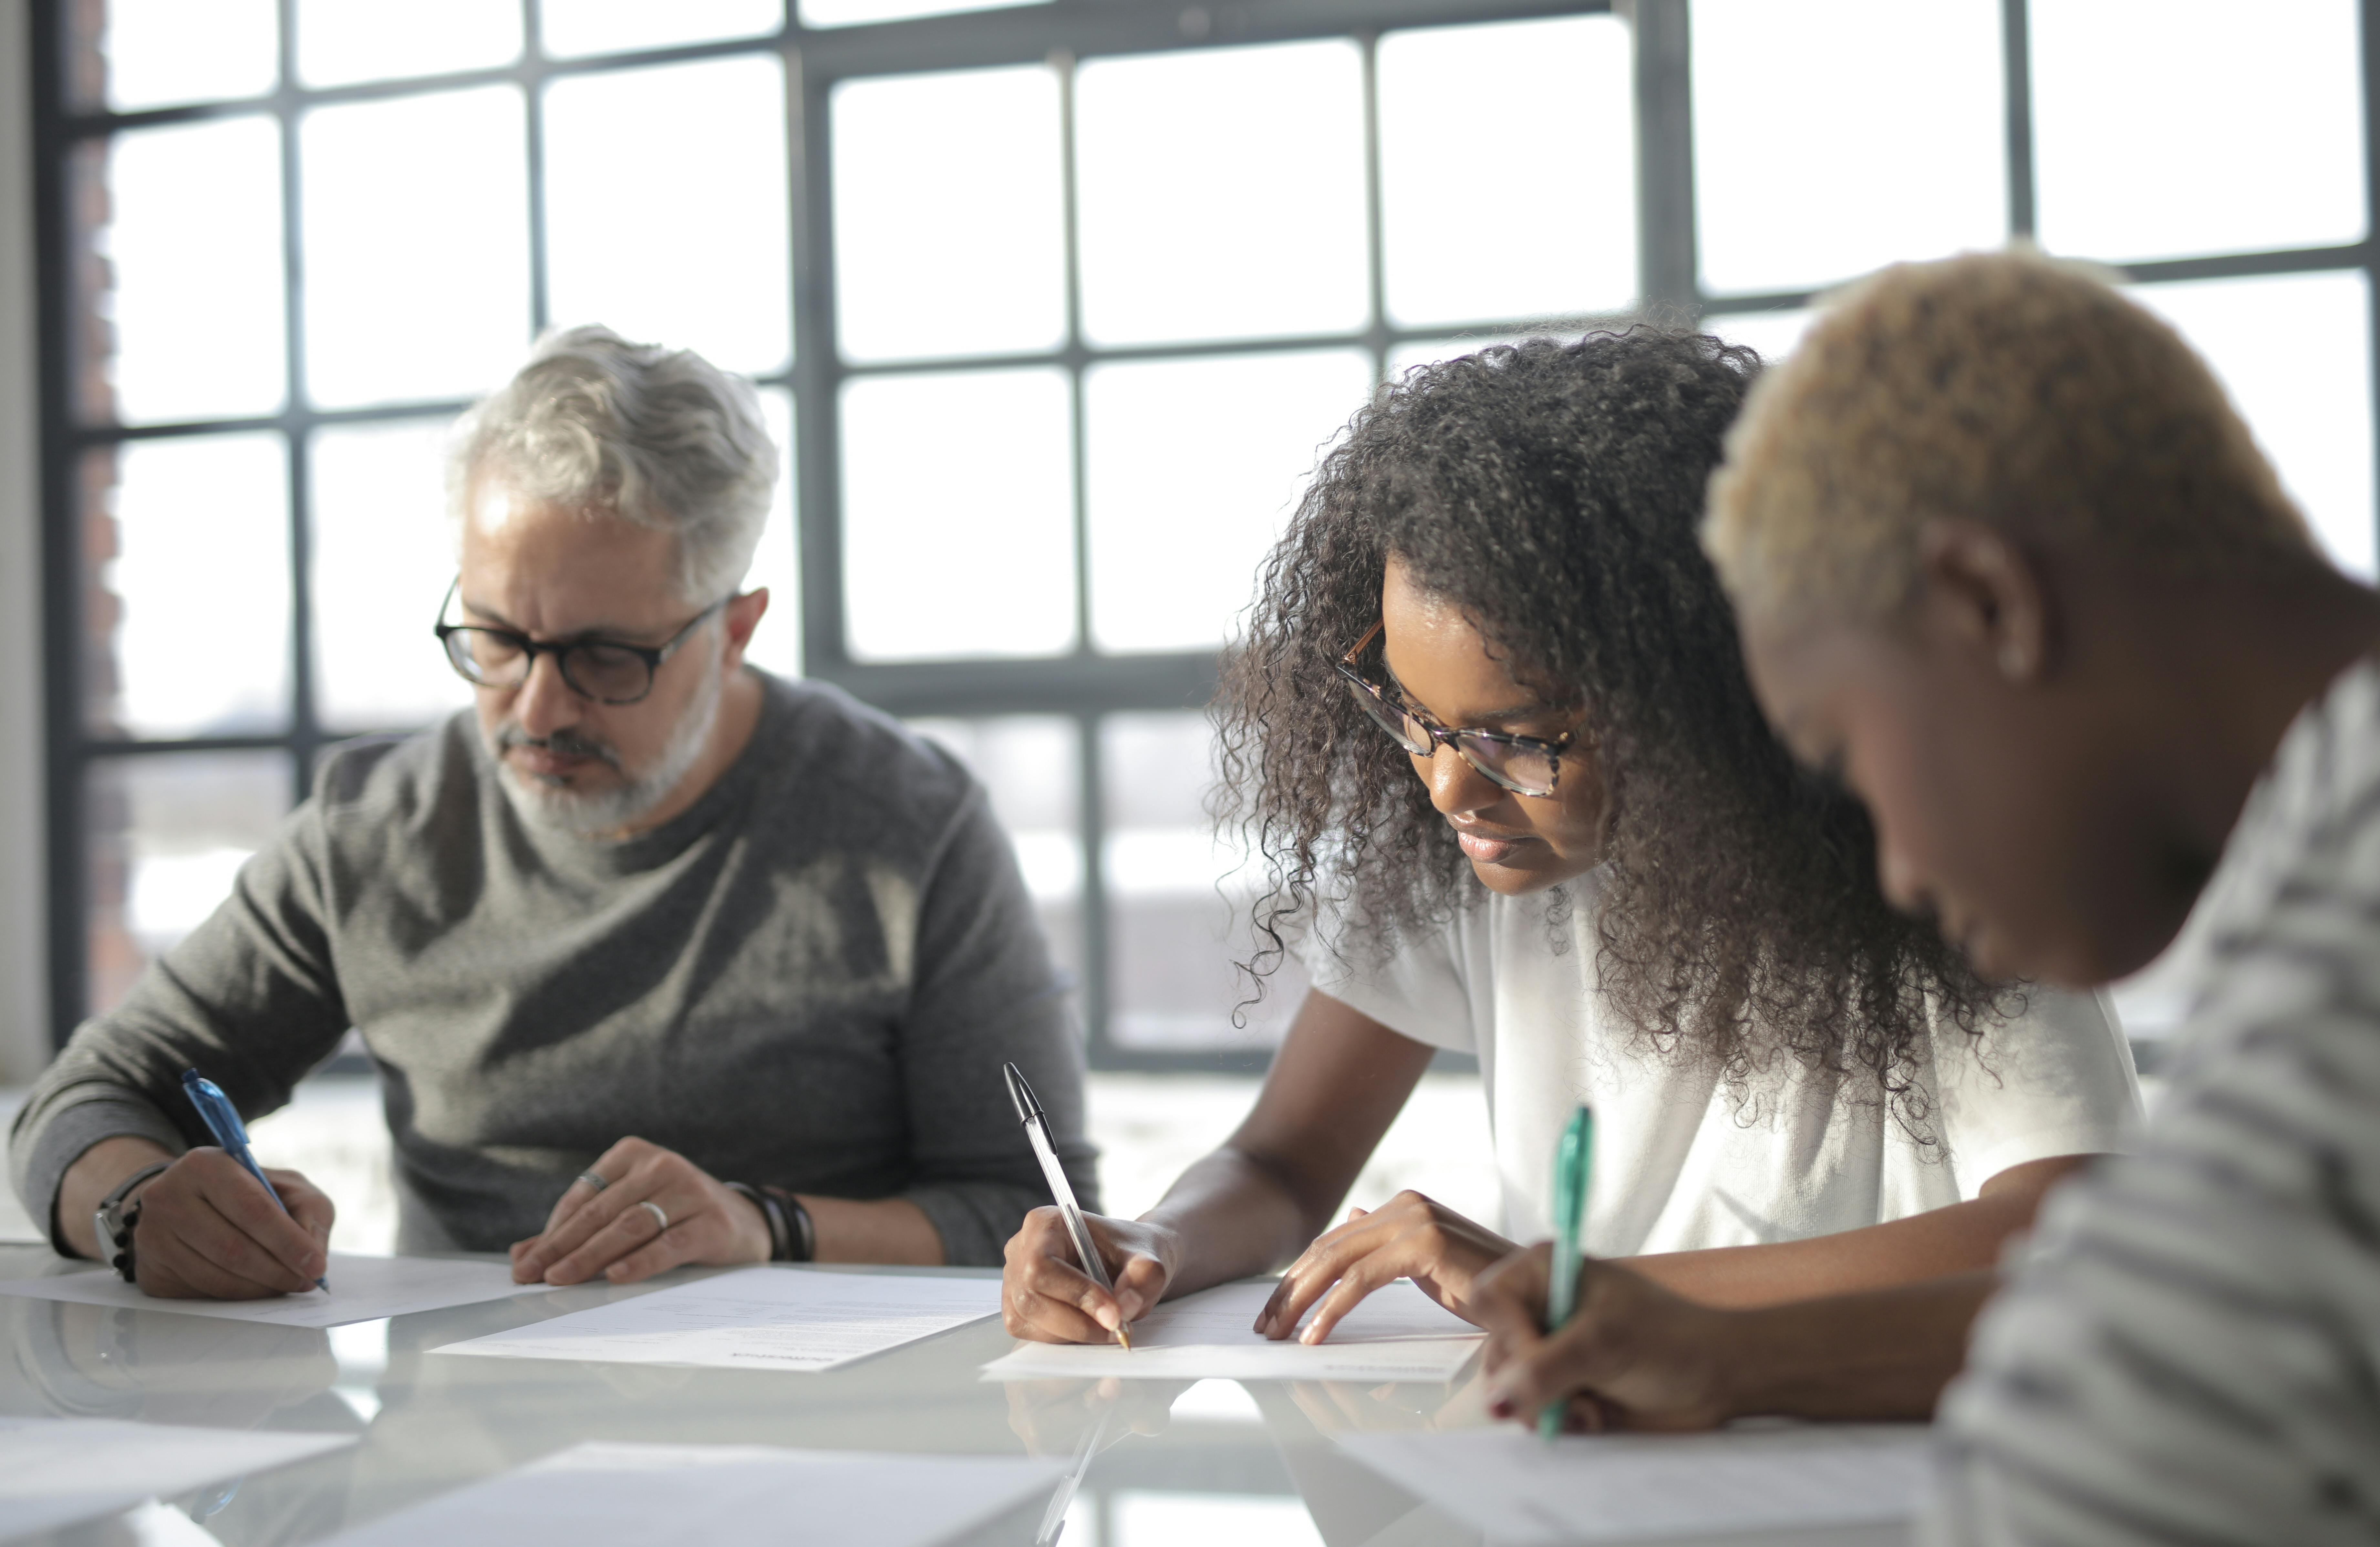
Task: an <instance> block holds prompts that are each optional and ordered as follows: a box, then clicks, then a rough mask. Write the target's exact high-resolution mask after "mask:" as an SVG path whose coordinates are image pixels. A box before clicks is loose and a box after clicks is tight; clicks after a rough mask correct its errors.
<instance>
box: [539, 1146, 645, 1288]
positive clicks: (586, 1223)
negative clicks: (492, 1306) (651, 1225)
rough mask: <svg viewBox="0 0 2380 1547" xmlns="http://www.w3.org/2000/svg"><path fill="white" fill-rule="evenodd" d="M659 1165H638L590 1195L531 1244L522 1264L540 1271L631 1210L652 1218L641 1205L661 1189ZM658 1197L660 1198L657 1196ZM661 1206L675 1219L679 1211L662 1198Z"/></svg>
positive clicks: (609, 1227) (607, 1228)
mask: <svg viewBox="0 0 2380 1547" xmlns="http://www.w3.org/2000/svg"><path fill="white" fill-rule="evenodd" d="M660 1169H661V1168H660V1167H659V1166H658V1165H643V1166H639V1167H638V1168H637V1169H636V1170H634V1171H631V1172H629V1173H628V1174H627V1175H625V1176H623V1177H621V1178H620V1179H619V1180H618V1181H616V1182H613V1184H612V1185H611V1186H610V1187H608V1188H604V1189H603V1191H602V1192H601V1193H599V1194H597V1195H596V1196H595V1197H593V1198H590V1199H588V1200H586V1201H585V1202H583V1203H581V1204H580V1205H579V1206H578V1207H577V1209H575V1210H573V1211H572V1212H571V1213H570V1214H569V1215H568V1217H566V1218H565V1219H564V1220H563V1222H562V1223H561V1224H557V1225H555V1226H554V1227H553V1229H551V1230H549V1231H547V1232H545V1234H543V1235H542V1236H539V1237H538V1239H537V1244H536V1245H534V1246H532V1247H531V1248H529V1249H528V1254H527V1256H526V1257H525V1258H524V1259H523V1261H522V1266H524V1267H528V1268H534V1269H536V1270H538V1271H539V1272H543V1271H545V1270H546V1269H549V1268H551V1267H553V1265H554V1264H555V1263H557V1262H559V1261H562V1260H563V1259H564V1258H565V1257H568V1256H570V1255H571V1254H572V1253H574V1252H576V1251H577V1250H578V1249H581V1248H582V1247H584V1246H585V1245H586V1244H587V1243H588V1242H589V1241H591V1240H593V1239H594V1238H595V1237H596V1236H599V1235H601V1234H602V1233H603V1232H604V1231H606V1230H609V1229H611V1228H612V1227H613V1225H614V1224H617V1223H618V1222H619V1221H620V1220H622V1219H625V1217H626V1216H627V1215H628V1214H629V1212H632V1211H633V1212H636V1213H637V1214H639V1215H641V1216H642V1217H644V1218H645V1219H647V1220H650V1218H651V1217H652V1216H651V1214H650V1212H647V1211H646V1210H643V1209H640V1208H638V1207H637V1205H638V1204H640V1203H642V1202H644V1201H645V1200H647V1199H648V1198H654V1197H655V1195H656V1194H658V1193H659V1192H660V1191H661V1190H662V1176H661V1175H659V1172H660ZM656 1201H661V1200H658V1199H656ZM662 1210H663V1211H664V1212H668V1213H669V1215H670V1217H671V1218H672V1219H675V1218H676V1217H677V1212H676V1211H674V1210H672V1209H670V1206H669V1204H668V1203H667V1202H666V1201H662ZM649 1233H650V1232H649ZM641 1238H642V1237H639V1239H641Z"/></svg>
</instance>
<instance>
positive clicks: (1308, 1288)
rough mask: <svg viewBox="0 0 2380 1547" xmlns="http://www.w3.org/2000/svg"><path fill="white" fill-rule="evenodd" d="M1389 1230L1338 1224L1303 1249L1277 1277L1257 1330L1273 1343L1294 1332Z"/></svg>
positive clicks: (1371, 1223)
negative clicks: (1308, 1312) (1319, 1302)
mask: <svg viewBox="0 0 2380 1547" xmlns="http://www.w3.org/2000/svg"><path fill="white" fill-rule="evenodd" d="M1392 1229H1393V1227H1392V1226H1390V1225H1388V1224H1382V1223H1380V1222H1378V1221H1375V1220H1371V1219H1366V1220H1363V1221H1360V1222H1358V1223H1357V1224H1342V1225H1341V1226H1340V1227H1339V1228H1338V1229H1336V1230H1333V1231H1332V1232H1330V1234H1329V1235H1328V1236H1322V1237H1321V1238H1320V1239H1318V1240H1317V1241H1316V1242H1315V1243H1314V1244H1313V1245H1312V1246H1310V1247H1307V1248H1306V1249H1305V1254H1304V1255H1303V1256H1301V1257H1299V1258H1298V1260H1297V1261H1294V1262H1292V1263H1291V1264H1290V1265H1289V1271H1288V1272H1286V1273H1282V1274H1281V1286H1280V1287H1279V1288H1277V1289H1275V1290H1274V1291H1273V1297H1272V1298H1271V1299H1269V1300H1268V1301H1266V1302H1265V1319H1264V1322H1262V1324H1260V1325H1259V1326H1258V1327H1257V1331H1258V1332H1260V1333H1262V1334H1264V1335H1265V1336H1267V1337H1269V1338H1272V1339H1273V1340H1275V1341H1276V1342H1278V1341H1279V1340H1281V1339H1282V1338H1285V1337H1288V1336H1289V1335H1290V1334H1293V1333H1294V1332H1295V1331H1297V1323H1298V1322H1300V1321H1302V1320H1304V1319H1305V1313H1306V1311H1307V1310H1309V1309H1312V1308H1313V1306H1314V1302H1315V1301H1317V1300H1318V1299H1320V1298H1321V1297H1323V1295H1324V1294H1325V1293H1326V1292H1328V1291H1329V1289H1330V1286H1331V1285H1333V1284H1336V1283H1338V1282H1339V1275H1340V1274H1341V1273H1345V1272H1346V1271H1347V1270H1348V1269H1349V1268H1351V1267H1353V1266H1354V1264H1355V1263H1357V1262H1360V1261H1363V1260H1364V1259H1365V1258H1366V1257H1368V1256H1370V1255H1371V1254H1372V1253H1373V1252H1374V1251H1375V1250H1378V1249H1379V1248H1380V1247H1381V1246H1382V1245H1384V1244H1386V1242H1387V1240H1388V1239H1389V1237H1390V1234H1391V1232H1392Z"/></svg>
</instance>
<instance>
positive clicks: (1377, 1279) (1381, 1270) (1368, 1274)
mask: <svg viewBox="0 0 2380 1547" xmlns="http://www.w3.org/2000/svg"><path fill="white" fill-rule="evenodd" d="M1404 1275H1405V1268H1404V1265H1403V1262H1402V1261H1400V1257H1399V1254H1398V1253H1397V1252H1396V1251H1395V1250H1394V1249H1393V1248H1392V1249H1390V1250H1386V1251H1376V1252H1374V1253H1372V1254H1371V1255H1370V1256H1369V1257H1366V1258H1364V1259H1363V1260H1361V1261H1357V1262H1355V1263H1353V1264H1352V1265H1350V1266H1349V1268H1348V1269H1347V1271H1346V1272H1345V1273H1341V1274H1340V1275H1339V1282H1338V1283H1337V1284H1336V1285H1332V1286H1331V1289H1330V1293H1329V1294H1327V1295H1325V1296H1323V1297H1322V1298H1321V1299H1320V1300H1319V1301H1318V1302H1317V1303H1316V1305H1315V1307H1314V1314H1313V1316H1312V1317H1311V1318H1309V1319H1308V1320H1307V1322H1306V1323H1305V1331H1304V1332H1302V1333H1299V1334H1297V1340H1298V1341H1299V1342H1300V1343H1305V1344H1309V1345H1311V1344H1316V1343H1319V1342H1321V1341H1322V1340H1323V1339H1324V1338H1326V1337H1329V1336H1330V1329H1331V1328H1333V1327H1335V1326H1337V1325H1338V1324H1339V1319H1340V1318H1341V1317H1342V1316H1344V1315H1346V1314H1347V1313H1348V1312H1349V1311H1351V1310H1353V1309H1355V1308H1356V1307H1357V1306H1358V1305H1361V1304H1362V1303H1363V1301H1364V1297H1365V1296H1366V1295H1368V1294H1370V1293H1371V1292H1372V1291H1373V1290H1375V1289H1378V1287H1380V1285H1384V1284H1393V1283H1395V1282H1396V1281H1397V1280H1398V1279H1401V1278H1403V1277H1404Z"/></svg>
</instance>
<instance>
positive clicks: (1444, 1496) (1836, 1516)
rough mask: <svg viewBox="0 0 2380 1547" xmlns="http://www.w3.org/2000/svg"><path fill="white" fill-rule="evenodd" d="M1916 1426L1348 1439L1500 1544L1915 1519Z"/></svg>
mask: <svg viewBox="0 0 2380 1547" xmlns="http://www.w3.org/2000/svg"><path fill="white" fill-rule="evenodd" d="M1928 1434H1929V1431H1928V1430H1927V1429H1926V1426H1925V1425H1924V1424H1917V1423H1864V1424H1806V1425H1804V1424H1793V1425H1763V1426H1760V1427H1746V1428H1739V1429H1726V1430H1721V1431H1718V1432H1717V1433H1710V1434H1565V1435H1563V1436H1561V1437H1560V1439H1558V1440H1555V1441H1554V1442H1553V1443H1550V1444H1548V1443H1546V1442H1545V1441H1543V1440H1540V1439H1539V1438H1537V1436H1536V1433H1535V1432H1534V1431H1526V1430H1523V1429H1519V1428H1512V1427H1506V1428H1497V1429H1472V1430H1461V1431H1455V1432H1451V1433H1439V1434H1429V1433H1405V1434H1346V1435H1342V1436H1340V1438H1339V1443H1340V1445H1341V1447H1342V1448H1343V1449H1344V1450H1345V1451H1346V1452H1347V1453H1348V1454H1349V1455H1351V1456H1354V1457H1355V1458H1356V1459H1357V1460H1359V1461H1361V1462H1363V1463H1364V1464H1365V1465H1366V1466H1367V1467H1369V1468H1372V1469H1373V1470H1374V1471H1376V1472H1378V1473H1379V1474H1381V1475H1382V1476H1383V1477H1386V1478H1388V1479H1390V1480H1391V1481H1393V1482H1395V1483H1396V1484H1397V1486H1398V1487H1400V1488H1403V1489H1404V1490H1406V1491H1407V1492H1413V1493H1418V1494H1419V1495H1421V1496H1422V1497H1423V1498H1425V1499H1427V1500H1428V1501H1429V1502H1430V1503H1431V1504H1435V1505H1437V1506H1438V1507H1439V1510H1441V1511H1443V1512H1444V1513H1445V1514H1448V1515H1451V1516H1452V1517H1454V1518H1456V1519H1458V1520H1460V1521H1462V1522H1463V1523H1464V1524H1465V1525H1468V1526H1471V1527H1474V1528H1475V1529H1479V1530H1481V1531H1484V1532H1485V1533H1486V1534H1487V1536H1488V1540H1489V1541H1493V1542H1495V1543H1497V1544H1498V1547H1507V1544H1510V1547H1538V1544H1540V1543H1545V1544H1551V1543H1555V1542H1574V1541H1651V1540H1658V1539H1659V1538H1662V1537H1676V1536H1706V1535H1718V1534H1721V1533H1725V1532H1736V1531H1763V1530H1785V1529H1794V1528H1820V1527H1848V1526H1859V1525H1867V1524H1884V1523H1891V1522H1895V1521H1901V1520H1906V1519H1908V1518H1909V1517H1911V1516H1913V1514H1915V1512H1916V1509H1917V1504H1918V1501H1919V1499H1920V1497H1921V1496H1922V1495H1923V1493H1924V1492H1925V1477H1926V1467H1927V1459H1926V1453H1927V1449H1928V1445H1929V1439H1928Z"/></svg>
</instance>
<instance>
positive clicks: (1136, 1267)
mask: <svg viewBox="0 0 2380 1547" xmlns="http://www.w3.org/2000/svg"><path fill="white" fill-rule="evenodd" d="M1164 1297H1165V1264H1163V1263H1162V1262H1160V1261H1158V1260H1157V1259H1156V1258H1154V1257H1144V1256H1140V1255H1137V1254H1135V1255H1134V1256H1131V1257H1127V1258H1125V1259H1124V1261H1123V1267H1122V1268H1120V1269H1118V1270H1117V1271H1116V1275H1115V1300H1116V1309H1118V1310H1120V1311H1122V1312H1123V1319H1124V1320H1125V1321H1126V1322H1137V1321H1139V1320H1140V1319H1141V1318H1142V1317H1144V1316H1146V1315H1147V1314H1148V1313H1149V1311H1150V1310H1152V1309H1155V1308H1156V1305H1157V1302H1158V1301H1159V1300H1160V1299H1163V1298H1164Z"/></svg>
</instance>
